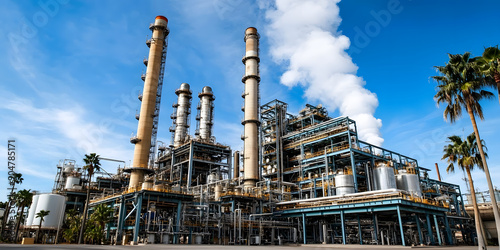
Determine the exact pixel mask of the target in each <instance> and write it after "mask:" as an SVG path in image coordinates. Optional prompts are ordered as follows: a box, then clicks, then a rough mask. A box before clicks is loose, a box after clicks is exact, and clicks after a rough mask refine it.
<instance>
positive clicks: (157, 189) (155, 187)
mask: <svg viewBox="0 0 500 250" xmlns="http://www.w3.org/2000/svg"><path fill="white" fill-rule="evenodd" d="M164 188H165V185H163V184H156V185H154V186H153V190H154V191H161V190H163V189H164Z"/></svg>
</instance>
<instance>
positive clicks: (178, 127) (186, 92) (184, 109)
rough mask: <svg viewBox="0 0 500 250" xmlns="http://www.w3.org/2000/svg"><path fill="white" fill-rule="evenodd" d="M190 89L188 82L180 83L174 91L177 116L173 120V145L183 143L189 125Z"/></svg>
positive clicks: (176, 145)
mask: <svg viewBox="0 0 500 250" xmlns="http://www.w3.org/2000/svg"><path fill="white" fill-rule="evenodd" d="M191 93H192V92H191V89H190V87H189V84H187V83H182V84H181V86H180V87H179V88H178V89H177V90H176V91H175V94H176V95H177V96H178V97H177V117H176V120H175V132H174V147H178V146H180V145H182V144H183V143H184V141H185V140H186V136H187V128H188V127H189V121H188V118H189V114H190V112H191V111H190V109H191Z"/></svg>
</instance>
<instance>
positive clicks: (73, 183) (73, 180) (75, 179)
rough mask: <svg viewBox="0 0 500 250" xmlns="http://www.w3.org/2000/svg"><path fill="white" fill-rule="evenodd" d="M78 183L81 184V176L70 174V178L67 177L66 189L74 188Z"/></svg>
mask: <svg viewBox="0 0 500 250" xmlns="http://www.w3.org/2000/svg"><path fill="white" fill-rule="evenodd" d="M78 185H80V177H76V176H68V178H66V185H65V186H64V189H73V188H74V186H78Z"/></svg>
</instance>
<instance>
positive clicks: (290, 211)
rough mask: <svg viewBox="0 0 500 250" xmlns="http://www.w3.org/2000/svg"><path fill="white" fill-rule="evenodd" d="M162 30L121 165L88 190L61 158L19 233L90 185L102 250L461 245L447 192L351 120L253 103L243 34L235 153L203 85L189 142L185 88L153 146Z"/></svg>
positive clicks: (248, 40)
mask: <svg viewBox="0 0 500 250" xmlns="http://www.w3.org/2000/svg"><path fill="white" fill-rule="evenodd" d="M167 25H168V20H167V19H166V18H165V17H163V16H158V17H156V19H155V22H154V24H151V26H150V29H151V31H152V37H151V39H150V40H148V42H147V45H148V46H149V48H150V50H149V58H148V59H147V60H144V64H145V65H146V66H147V70H146V73H145V74H144V75H143V76H142V79H143V80H144V90H143V93H142V94H141V95H140V96H139V99H140V101H141V109H140V113H139V114H138V115H137V117H136V118H137V119H138V128H137V134H136V135H134V136H132V138H131V139H130V142H131V143H133V144H134V145H135V150H134V155H133V163H132V164H131V166H130V167H126V168H120V169H118V172H117V173H116V174H106V173H97V177H96V178H95V181H92V180H89V179H88V177H87V176H86V175H85V172H84V171H83V170H82V169H81V168H78V166H76V164H75V162H74V161H71V160H63V161H61V162H60V164H59V165H58V172H57V175H56V179H55V184H54V188H53V194H41V195H37V196H35V198H34V200H33V204H32V205H31V207H30V210H29V214H28V216H27V221H26V223H25V227H26V228H30V227H32V228H37V226H38V224H39V220H37V219H34V214H35V213H36V212H37V211H40V210H42V209H45V208H46V209H49V208H48V207H49V206H50V209H52V210H53V211H58V212H54V213H53V214H52V215H50V216H51V217H48V218H47V220H46V222H44V223H43V225H42V226H43V227H44V228H46V229H51V230H52V231H53V234H54V235H55V234H57V233H58V232H59V230H58V229H59V228H60V227H61V225H62V224H63V218H64V210H65V209H66V210H67V209H71V208H74V209H76V210H79V211H83V205H84V202H85V199H86V188H87V186H88V184H89V182H90V185H89V186H90V189H91V190H90V193H91V199H90V203H89V210H90V213H92V210H93V208H95V207H96V206H97V205H99V204H106V205H108V206H110V207H112V208H114V215H113V220H112V221H111V222H109V223H107V224H106V229H105V232H106V237H105V238H106V240H107V242H111V243H113V244H137V243H145V242H147V243H156V244H221V245H231V244H234V245H264V244H276V245H277V244H296V243H299V244H313V243H323V244H374V245H406V246H408V245H421V244H424V245H454V244H457V243H458V242H464V243H469V244H473V242H474V239H475V230H474V227H473V223H472V222H471V219H470V216H469V215H468V214H467V213H466V209H465V206H464V201H463V199H462V193H461V190H460V187H459V185H456V184H451V183H445V182H441V181H438V180H434V179H431V178H429V175H428V171H430V170H429V169H426V168H424V167H422V166H419V164H418V162H417V160H416V159H413V158H411V157H409V156H405V155H403V154H401V153H398V152H396V151H392V150H388V149H385V148H381V147H378V146H375V145H371V144H370V143H367V142H364V141H362V140H360V138H359V135H358V130H357V126H356V121H354V120H352V119H350V118H349V117H330V116H329V115H328V112H327V110H326V109H325V108H324V107H322V105H306V107H305V108H304V109H302V110H301V111H300V112H299V113H298V114H290V113H289V112H288V110H287V106H288V105H287V103H286V102H284V101H280V100H265V101H264V102H265V103H261V96H260V93H259V84H260V80H261V79H260V75H259V62H260V58H259V38H260V37H259V34H258V32H257V29H255V28H253V27H251V28H248V29H246V31H245V32H244V37H243V38H244V43H245V46H243V44H242V49H243V47H244V48H245V55H244V57H243V59H242V62H243V64H244V76H243V78H242V83H243V84H244V92H243V94H242V97H243V99H244V105H243V107H242V111H243V113H244V118H243V120H242V121H241V124H242V129H243V131H244V132H243V134H242V137H241V139H242V140H243V144H244V148H243V150H242V151H241V152H240V151H233V150H232V149H231V148H230V147H229V146H227V145H224V144H223V143H222V142H218V141H217V140H216V138H215V136H214V135H213V127H214V126H217V123H216V121H214V119H213V111H214V102H215V94H216V93H214V90H212V88H211V87H209V86H205V87H203V88H202V89H201V90H199V92H198V94H197V96H196V94H195V95H194V98H195V99H197V100H196V101H195V102H197V103H198V104H197V107H196V116H195V118H196V128H195V129H194V133H193V135H191V134H190V119H191V113H192V112H193V111H192V108H191V104H192V102H193V90H192V89H191V86H190V85H189V84H187V83H180V86H179V88H178V89H177V90H176V91H175V94H176V96H177V100H176V101H175V103H174V105H173V113H172V114H171V116H170V117H171V119H172V121H173V125H172V126H171V127H170V128H169V131H170V132H172V140H171V143H170V145H165V144H162V143H158V141H157V140H156V134H157V132H158V130H163V129H165V127H166V126H165V125H163V126H159V120H158V116H159V112H160V102H161V96H162V91H161V90H162V84H163V75H164V70H165V60H166V51H167V45H168V43H167V41H168V35H169V29H168V27H167ZM237 60H239V58H235V61H237ZM167 70H168V69H167ZM176 84H179V83H176ZM163 94H164V95H165V93H163ZM172 96H173V95H172ZM168 97H169V98H170V95H169V96H168ZM263 98H264V99H265V97H263ZM238 122H239V121H238ZM103 160H112V159H105V158H103ZM61 197H62V198H61Z"/></svg>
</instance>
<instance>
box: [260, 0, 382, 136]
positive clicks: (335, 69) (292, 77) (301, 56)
mask: <svg viewBox="0 0 500 250" xmlns="http://www.w3.org/2000/svg"><path fill="white" fill-rule="evenodd" d="M338 2H339V1H330V0H324V1H302V0H297V1H287V0H277V1H276V4H275V7H271V8H270V9H268V10H267V12H266V18H267V19H268V20H269V21H270V28H269V29H267V30H266V34H267V36H268V37H269V38H270V40H271V54H272V57H273V60H274V61H276V62H277V63H281V64H287V69H286V72H285V73H283V75H282V76H281V83H282V84H283V85H286V86H288V87H294V86H297V85H300V86H302V87H303V88H305V91H304V92H305V96H306V97H307V99H309V100H312V101H319V102H322V103H323V104H324V105H325V106H326V107H327V108H328V109H329V110H330V111H333V110H336V109H338V110H339V111H340V114H341V115H345V116H349V117H351V118H353V119H354V120H356V121H357V126H358V131H359V134H360V138H361V139H362V140H365V141H367V142H369V143H372V144H375V145H381V144H382V143H383V141H384V139H382V137H381V133H380V128H381V126H382V121H381V120H380V119H377V118H375V117H374V113H375V109H376V108H377V106H378V99H377V96H376V95H375V94H374V93H372V92H370V91H369V90H367V89H365V88H364V85H365V84H366V83H365V81H364V80H363V78H361V77H359V76H357V75H356V72H357V69H358V67H357V66H356V64H354V63H353V62H352V59H351V57H350V56H349V55H348V54H347V53H346V50H347V49H348V48H349V46H350V41H349V38H347V37H346V36H343V35H339V34H338V31H337V30H338V26H339V25H340V22H341V18H340V16H339V7H338V6H337V3H338ZM261 6H266V5H262V4H261Z"/></svg>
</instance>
